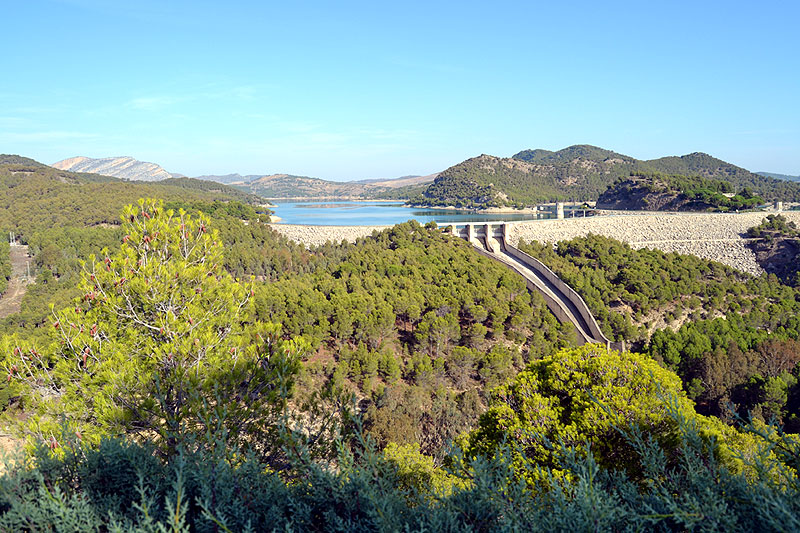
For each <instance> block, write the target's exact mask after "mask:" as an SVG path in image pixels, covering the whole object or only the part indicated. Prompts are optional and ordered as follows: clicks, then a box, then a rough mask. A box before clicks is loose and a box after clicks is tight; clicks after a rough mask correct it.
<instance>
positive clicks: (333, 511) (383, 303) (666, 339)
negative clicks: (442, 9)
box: [0, 165, 800, 532]
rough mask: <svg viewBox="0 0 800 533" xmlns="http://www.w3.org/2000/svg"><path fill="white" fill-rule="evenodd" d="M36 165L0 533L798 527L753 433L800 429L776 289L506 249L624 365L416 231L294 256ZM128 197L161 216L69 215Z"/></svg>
mask: <svg viewBox="0 0 800 533" xmlns="http://www.w3.org/2000/svg"><path fill="white" fill-rule="evenodd" d="M37 168H38V167H34V166H31V165H29V166H27V167H20V166H17V167H14V171H13V172H12V171H11V170H9V171H8V173H9V176H8V177H7V178H6V179H5V180H4V181H3V182H2V183H3V184H4V186H5V187H6V189H4V191H3V192H4V193H7V194H8V195H16V196H15V198H17V199H18V200H19V201H20V202H21V203H22V205H25V206H39V204H37V203H36V201H40V199H44V200H41V201H47V200H50V204H49V205H50V207H51V209H50V210H51V212H50V213H48V214H47V215H46V216H47V217H49V218H48V219H47V221H49V223H50V225H43V224H42V223H41V220H40V218H41V217H43V216H45V214H44V213H43V212H41V210H42V209H43V208H41V207H40V210H39V211H32V214H27V213H21V214H20V213H18V212H17V211H16V210H14V209H13V206H12V207H6V208H4V209H3V211H1V212H0V215H2V216H3V217H6V219H8V220H16V221H17V225H18V227H19V229H18V230H16V231H17V232H18V233H19V234H20V235H21V236H23V237H24V239H25V240H26V242H27V243H28V244H29V249H30V251H31V253H32V254H33V261H32V265H31V266H32V268H33V269H34V270H35V274H36V276H37V277H36V283H34V284H33V285H31V286H30V287H29V291H28V292H27V293H26V295H25V301H24V304H23V307H22V310H21V311H20V312H19V313H17V314H15V315H13V316H10V317H8V318H7V319H5V320H3V321H2V322H0V326H2V336H0V366H1V367H2V368H3V369H4V371H5V376H4V377H5V379H4V381H3V385H2V386H0V407H1V408H2V409H3V416H4V422H5V424H6V426H7V430H8V431H9V432H10V434H12V435H15V436H16V437H17V438H19V439H25V442H27V443H28V444H29V447H28V449H27V450H26V451H24V452H22V453H23V455H21V456H20V460H19V461H18V462H16V463H14V464H12V465H9V466H8V467H7V469H6V470H5V471H4V473H3V475H2V476H0V530H3V531H5V530H8V531H40V530H41V531H46V530H68V531H248V530H249V531H261V530H273V529H281V530H285V531H299V530H302V531H305V530H322V531H422V530H425V531H480V532H486V531H497V530H515V531H563V530H575V531H583V530H601V531H604V530H614V531H642V530H659V531H688V530H701V529H702V530H710V531H717V530H723V531H730V530H747V531H749V530H758V529H760V530H795V529H800V520H798V518H797V517H798V516H800V503H798V502H800V498H799V497H798V496H799V495H800V485H798V476H797V469H798V465H800V443H798V441H797V437H796V435H793V434H784V433H782V432H781V430H779V429H778V428H776V427H772V426H770V425H768V424H767V422H768V421H769V420H773V419H774V420H776V421H778V422H781V423H783V424H784V425H785V427H786V428H787V429H789V430H791V431H797V429H798V428H800V384H799V383H800V380H798V377H800V365H798V363H800V355H798V354H800V340H799V339H800V318H798V317H800V289H798V288H793V287H790V286H787V285H785V284H783V283H781V282H780V280H779V279H777V278H776V277H774V276H762V277H758V278H754V277H752V276H749V275H746V274H742V273H739V272H737V271H735V270H733V269H730V268H728V267H725V266H723V265H721V264H718V263H714V262H710V261H706V260H702V259H699V258H697V257H693V256H683V255H678V254H664V253H662V252H656V251H651V250H638V251H637V250H632V249H631V248H630V247H629V246H628V245H626V244H623V243H620V242H616V241H613V240H611V239H607V238H602V237H597V236H591V235H590V236H588V237H585V238H581V239H574V240H572V241H568V242H561V243H559V244H558V246H557V247H555V248H554V247H552V246H550V245H540V244H538V243H531V244H528V245H524V244H521V245H520V246H521V247H523V248H524V249H525V250H526V251H527V252H528V253H531V254H532V255H534V256H536V257H539V258H540V259H541V260H542V261H544V262H545V263H546V264H548V265H549V266H550V267H551V268H552V269H553V270H554V271H556V272H557V273H558V274H559V275H560V276H561V277H562V278H563V279H564V280H565V281H567V282H568V283H569V284H570V285H572V286H573V287H574V288H575V289H576V290H577V291H578V292H579V293H580V294H581V295H582V296H583V298H584V299H585V300H586V302H587V304H588V305H589V306H590V307H591V309H592V311H593V312H594V313H595V314H596V315H597V316H598V318H599V321H600V324H601V327H602V328H603V330H604V331H606V332H607V334H608V335H609V336H613V337H615V338H616V339H624V340H626V341H627V343H628V347H629V348H632V349H633V350H634V352H629V351H623V352H616V351H609V350H607V349H606V348H605V347H603V346H600V345H586V346H580V347H578V346H576V342H577V338H576V335H575V331H574V330H573V328H572V327H571V326H568V325H562V324H559V323H558V322H557V321H556V319H555V317H554V316H553V315H552V314H551V313H550V311H549V310H548V309H547V306H546V305H545V303H544V301H543V299H542V297H541V296H540V295H539V294H538V293H531V292H529V291H528V289H527V287H526V284H525V281H524V280H523V279H522V278H521V277H520V276H518V275H517V274H516V273H514V272H512V271H511V270H509V269H507V268H506V267H505V266H503V265H501V264H500V263H497V262H494V261H492V260H490V259H489V258H486V257H484V256H482V255H480V254H478V253H477V252H476V251H475V250H474V249H473V247H472V246H471V245H470V244H468V243H467V242H464V241H462V240H460V239H457V238H455V237H454V236H452V235H450V234H449V233H446V232H442V231H441V230H440V229H439V228H437V227H436V226H435V224H429V225H426V226H421V225H420V224H418V223H416V222H408V223H405V224H400V225H397V226H394V227H392V228H389V229H386V230H384V231H381V232H374V233H373V234H372V235H371V236H369V237H366V238H362V239H360V240H358V241H357V242H355V243H353V244H348V243H341V244H334V243H327V244H325V245H323V246H319V247H314V248H310V249H309V248H305V247H302V246H300V245H297V244H295V243H292V242H289V241H287V240H286V239H285V238H283V237H281V236H280V235H279V234H277V233H276V232H275V231H274V230H272V228H271V227H270V226H269V225H268V224H266V223H264V222H263V220H262V219H263V213H259V212H258V211H257V210H256V207H255V206H253V205H249V204H246V203H243V202H239V201H236V200H233V199H231V198H225V197H224V196H223V195H222V193H221V192H213V191H204V190H197V189H194V188H192V187H193V183H194V182H193V181H192V180H185V181H178V182H177V183H178V184H182V185H184V186H183V187H176V186H171V185H167V186H160V188H159V187H156V188H154V189H150V187H155V186H153V185H145V184H141V183H140V184H136V183H120V182H118V181H110V182H107V183H88V182H87V181H85V180H82V179H81V178H80V176H78V175H71V174H69V173H63V174H61V173H60V172H61V171H56V170H54V169H47V168H45V169H44V171H43V172H44V173H43V174H40V173H37ZM50 172H55V173H56V174H48V173H50ZM25 177H30V178H31V180H30V182H28V183H25V181H24V178H25ZM692 183H694V182H692ZM700 183H702V182H700ZM120 186H122V187H120ZM210 187H212V189H214V188H215V187H219V186H218V185H210ZM106 188H107V189H106ZM144 190H147V191H153V190H155V191H156V192H160V193H164V194H167V193H168V194H169V196H168V198H167V200H166V201H160V200H155V199H141V200H138V201H136V202H133V203H132V204H130V205H127V206H124V207H123V208H122V210H121V211H120V213H117V218H116V221H117V222H116V224H111V223H96V220H97V218H93V217H91V216H89V215H90V214H91V213H90V212H87V211H82V210H81V209H77V206H78V204H79V202H80V201H84V202H91V201H92V200H91V199H90V198H89V197H88V196H86V194H87V193H86V191H93V192H94V193H96V194H106V195H108V196H106V197H103V199H104V200H105V201H106V202H111V201H112V199H111V198H110V195H112V194H116V195H122V194H123V193H124V194H129V193H131V191H144ZM220 190H221V191H222V190H224V189H220ZM21 191H22V192H25V194H21V193H20V192H21ZM104 191H105V192H104ZM34 193H38V196H35V195H34ZM73 197H74V200H70V199H71V198H73ZM3 198H5V196H3ZM34 198H35V199H36V201H34ZM7 211H10V213H9V212H7ZM6 219H3V220H6ZM53 221H55V222H53ZM795 231H796V228H791V227H789V226H788V225H782V224H781V221H780V220H779V219H774V218H773V219H768V220H767V221H766V222H765V223H764V224H763V225H762V226H759V227H757V228H755V229H753V230H752V231H751V234H753V235H756V234H758V235H761V236H764V235H765V234H767V233H771V232H779V233H780V234H781V236H785V237H789V236H793V235H795V233H794V232H795ZM776 238H777V237H776ZM0 254H2V248H0ZM2 264H3V263H2V256H1V255H0V267H1V265H2ZM51 304H52V306H51ZM636 352H639V353H636ZM750 414H752V418H753V420H752V423H750V424H747V425H744V424H742V419H743V418H745V417H748V416H749V415H750Z"/></svg>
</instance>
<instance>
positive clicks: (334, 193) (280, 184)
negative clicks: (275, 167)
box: [51, 157, 436, 199]
mask: <svg viewBox="0 0 800 533" xmlns="http://www.w3.org/2000/svg"><path fill="white" fill-rule="evenodd" d="M51 166H52V167H54V168H57V169H59V170H68V171H71V172H86V173H94V174H100V175H104V176H112V177H115V178H121V179H126V180H131V181H163V180H166V179H170V178H175V177H182V175H181V174H171V173H169V172H167V171H166V170H164V169H163V168H162V167H160V166H159V165H157V164H155V163H147V162H144V161H138V160H136V159H133V158H132V157H106V158H102V159H91V158H89V157H71V158H69V159H64V160H62V161H59V162H57V163H53V165H51ZM435 177H436V174H432V175H429V176H403V177H400V178H395V179H372V180H362V181H349V182H339V181H328V180H323V179H319V178H311V177H308V176H294V175H292V174H269V175H264V174H250V175H246V176H242V175H241V174H223V175H203V176H197V177H196V178H193V179H198V180H204V181H212V182H217V183H222V184H225V185H230V186H233V187H236V188H238V189H240V190H243V191H246V192H249V193H251V194H256V195H258V196H261V197H263V198H269V199H282V198H292V199H295V198H297V199H300V198H357V199H378V198H382V199H406V198H410V197H413V196H416V195H418V194H420V193H421V192H422V191H423V190H424V189H425V187H426V186H427V185H428V184H429V183H431V182H432V181H433V180H434V178H435Z"/></svg>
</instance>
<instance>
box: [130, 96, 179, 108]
mask: <svg viewBox="0 0 800 533" xmlns="http://www.w3.org/2000/svg"><path fill="white" fill-rule="evenodd" d="M178 101H179V99H178V98H173V97H171V96H144V97H139V98H134V99H132V100H129V101H128V102H127V103H126V104H125V105H126V106H127V107H131V108H133V109H136V110H139V111H158V110H160V109H164V108H165V107H169V106H171V105H174V104H176V103H177V102H178Z"/></svg>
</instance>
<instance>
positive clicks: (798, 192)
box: [414, 145, 800, 208]
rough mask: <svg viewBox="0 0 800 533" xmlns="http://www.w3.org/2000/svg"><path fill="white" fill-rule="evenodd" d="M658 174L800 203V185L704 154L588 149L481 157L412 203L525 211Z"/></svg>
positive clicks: (458, 168)
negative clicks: (636, 154) (641, 156)
mask: <svg viewBox="0 0 800 533" xmlns="http://www.w3.org/2000/svg"><path fill="white" fill-rule="evenodd" d="M642 172H661V173H665V174H670V175H684V176H699V177H702V178H708V179H713V180H724V181H728V182H730V184H731V185H732V187H733V189H734V190H735V191H741V190H743V189H745V188H747V189H750V191H752V192H753V193H755V194H758V195H759V196H761V197H762V198H764V199H765V200H768V201H771V200H776V199H781V200H791V201H800V184H796V183H792V182H788V181H785V180H777V179H775V178H772V177H768V176H761V175H758V174H755V173H753V172H750V171H749V170H745V169H743V168H740V167H737V166H736V165H732V164H730V163H727V162H725V161H722V160H720V159H716V158H714V157H712V156H710V155H708V154H704V153H700V152H695V153H692V154H688V155H684V156H680V157H677V156H670V157H662V158H660V159H652V160H649V161H642V160H638V159H635V158H633V157H630V156H626V155H623V154H618V153H616V152H612V151H610V150H605V149H603V148H598V147H596V146H589V145H576V146H570V147H568V148H564V149H563V150H559V151H557V152H552V151H549V150H540V149H537V150H523V151H522V152H519V153H517V154H515V155H514V156H513V157H510V158H503V157H496V156H492V155H486V154H484V155H481V156H478V157H475V158H472V159H468V160H466V161H464V162H462V163H459V164H457V165H454V166H452V167H450V168H448V169H446V170H444V171H443V172H441V173H439V176H438V177H437V178H436V179H435V180H434V182H433V183H432V184H431V185H430V186H429V187H428V188H427V189H425V191H424V192H423V193H422V194H421V195H420V196H418V197H417V198H415V199H414V203H418V204H422V205H429V206H456V207H462V208H486V207H507V206H513V207H523V206H530V205H535V204H537V203H542V202H550V201H559V200H570V199H574V200H581V201H583V200H595V199H597V198H598V196H599V195H600V194H601V193H602V192H604V191H605V190H606V189H607V188H608V187H609V186H610V185H611V184H613V183H614V182H615V181H616V180H617V178H624V177H627V176H630V175H631V174H632V173H642Z"/></svg>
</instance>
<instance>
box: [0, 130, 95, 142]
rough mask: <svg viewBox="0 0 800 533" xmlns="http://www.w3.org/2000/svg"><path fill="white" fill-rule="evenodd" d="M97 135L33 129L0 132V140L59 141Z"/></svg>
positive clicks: (91, 137) (90, 137) (88, 137)
mask: <svg viewBox="0 0 800 533" xmlns="http://www.w3.org/2000/svg"><path fill="white" fill-rule="evenodd" d="M97 137H98V135H96V134H94V133H84V132H80V131H34V132H1V133H0V142H3V143H27V142H45V141H60V140H66V139H95V138H97Z"/></svg>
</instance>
